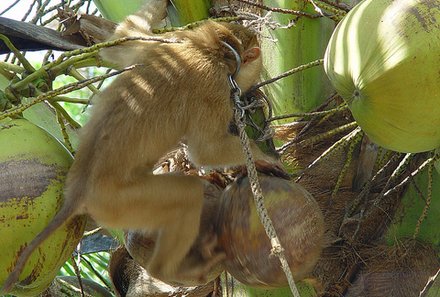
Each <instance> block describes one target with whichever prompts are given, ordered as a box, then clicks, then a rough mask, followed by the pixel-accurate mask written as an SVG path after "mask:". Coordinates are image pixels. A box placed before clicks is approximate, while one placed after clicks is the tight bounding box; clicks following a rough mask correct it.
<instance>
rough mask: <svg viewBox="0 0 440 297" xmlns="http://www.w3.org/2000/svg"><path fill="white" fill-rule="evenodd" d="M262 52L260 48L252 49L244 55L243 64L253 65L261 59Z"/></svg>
mask: <svg viewBox="0 0 440 297" xmlns="http://www.w3.org/2000/svg"><path fill="white" fill-rule="evenodd" d="M260 54H261V50H260V48H259V47H257V46H256V47H251V48H250V49H247V50H245V51H244V53H243V64H247V63H251V62H252V61H254V60H256V59H258V58H259V57H260Z"/></svg>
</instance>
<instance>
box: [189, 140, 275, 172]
mask: <svg viewBox="0 0 440 297" xmlns="http://www.w3.org/2000/svg"><path fill="white" fill-rule="evenodd" d="M199 139H200V138H199ZM188 151H189V154H190V158H191V160H192V161H193V162H194V163H195V164H197V165H201V166H214V167H215V166H235V165H242V164H245V163H246V159H245V155H244V153H243V147H242V145H241V142H240V139H239V138H238V137H237V136H235V135H232V134H230V133H224V134H223V135H220V136H218V137H209V138H201V139H200V141H198V142H195V141H194V142H190V141H189V142H188ZM251 151H252V153H253V156H254V159H255V160H266V161H268V162H275V160H273V159H272V158H271V157H269V156H267V155H265V154H264V153H263V152H261V150H260V149H259V148H258V146H257V145H256V144H255V143H254V142H253V141H252V142H251Z"/></svg>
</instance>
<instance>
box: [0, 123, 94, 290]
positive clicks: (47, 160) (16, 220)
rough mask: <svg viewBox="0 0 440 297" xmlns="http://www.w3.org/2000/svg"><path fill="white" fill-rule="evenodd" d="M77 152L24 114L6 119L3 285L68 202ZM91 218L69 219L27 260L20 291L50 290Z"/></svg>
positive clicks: (1, 135) (0, 230) (1, 198)
mask: <svg viewBox="0 0 440 297" xmlns="http://www.w3.org/2000/svg"><path fill="white" fill-rule="evenodd" d="M71 163H72V156H71V154H70V153H69V152H68V151H67V150H66V148H65V147H64V146H62V145H61V144H60V143H59V142H58V141H57V140H56V139H55V138H54V137H52V136H51V135H50V134H48V133H47V132H46V131H44V130H43V129H41V128H39V127H37V126H35V125H34V124H32V123H30V122H29V121H27V120H24V119H14V120H11V119H5V120H2V121H0V189H1V190H0V238H1V242H2V243H1V245H0V246H1V256H0V284H3V282H4V281H5V280H6V278H7V277H8V275H9V273H10V272H11V271H12V269H13V268H14V266H15V263H16V261H17V259H18V257H19V255H20V251H22V250H23V249H24V248H25V247H26V245H27V244H29V242H30V241H31V240H32V239H33V238H34V237H35V236H36V235H37V234H38V233H39V232H40V231H41V230H43V229H44V228H45V227H46V225H47V224H48V223H49V222H50V220H51V219H52V217H53V216H54V215H55V213H56V212H57V211H58V210H59V209H60V207H61V205H62V203H63V187H64V181H65V177H66V174H67V171H68V169H69V167H70V165H71ZM85 223H86V222H85V218H84V217H78V218H75V219H72V220H70V221H67V222H66V223H65V224H64V225H63V226H62V227H61V228H59V229H58V230H57V231H56V232H54V233H53V234H52V236H51V237H50V238H49V239H47V240H46V241H45V242H44V243H43V244H42V245H41V246H39V248H38V249H37V250H35V251H34V253H33V254H32V255H31V257H30V259H29V261H28V262H27V264H26V266H25V268H24V270H23V272H22V274H21V276H20V278H19V280H20V282H19V283H17V284H16V286H15V287H14V289H13V290H12V292H11V293H12V294H14V295H17V296H35V295H38V294H39V293H41V292H42V291H44V290H45V289H46V288H47V287H48V286H49V284H50V283H51V281H52V280H53V279H54V277H55V276H56V274H57V273H58V271H59V269H60V267H61V266H62V265H63V263H64V262H65V261H66V260H67V259H68V258H69V257H70V256H71V254H72V252H73V250H74V249H75V247H76V246H77V244H78V242H79V240H80V239H81V236H82V233H83V231H84V227H85Z"/></svg>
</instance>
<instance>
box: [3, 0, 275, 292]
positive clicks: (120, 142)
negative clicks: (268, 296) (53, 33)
mask: <svg viewBox="0 0 440 297" xmlns="http://www.w3.org/2000/svg"><path fill="white" fill-rule="evenodd" d="M165 15H166V1H165V0H154V1H149V2H148V3H147V5H146V6H144V8H143V9H142V10H141V11H140V12H138V13H137V14H135V15H131V16H129V17H127V18H126V19H125V20H124V21H123V22H122V23H121V24H120V25H119V26H118V27H117V28H116V31H115V34H114V36H113V37H112V39H117V38H121V37H129V36H133V37H134V36H140V37H150V36H151V35H152V28H153V27H155V26H157V24H159V23H160V21H161V20H163V18H164V17H165ZM155 36H157V35H155ZM159 36H160V37H163V38H166V39H173V40H176V42H175V43H164V42H160V41H147V40H136V41H128V42H126V43H122V44H120V45H117V46H114V47H112V48H107V49H103V50H102V52H101V56H102V57H103V58H104V59H105V60H107V61H111V62H114V63H115V64H116V65H117V66H119V67H126V66H128V65H136V66H135V67H134V68H133V69H132V70H130V71H126V72H124V73H122V74H121V75H119V76H118V77H117V78H116V79H115V80H114V81H113V82H112V83H111V85H110V86H109V87H108V88H106V89H105V90H103V92H102V93H101V94H100V96H99V98H98V100H97V101H96V102H95V103H96V104H94V107H93V114H92V116H91V119H90V121H89V122H88V123H87V124H86V125H85V126H84V128H82V131H81V134H80V144H79V147H78V150H77V153H76V158H75V161H74V163H73V165H72V168H71V169H70V171H69V173H68V176H67V181H66V187H65V202H64V206H63V207H62V209H61V210H60V212H59V213H58V214H57V215H56V216H55V217H54V219H53V220H52V222H51V223H50V224H49V225H48V226H47V227H46V229H44V230H43V231H42V232H41V233H40V234H39V235H38V236H37V237H36V238H35V239H34V240H33V241H32V242H31V243H30V244H29V245H28V246H27V247H26V248H25V249H24V250H23V252H22V253H21V256H20V258H19V260H18V261H17V263H16V266H15V268H14V270H13V271H12V273H11V274H10V276H9V278H8V279H7V281H6V282H5V284H4V289H7V290H8V289H10V288H11V287H12V286H13V285H14V283H15V282H16V281H17V279H18V277H19V275H20V273H21V271H22V269H23V267H24V265H25V263H26V261H27V259H28V258H29V256H30V254H31V253H32V251H33V250H34V249H35V248H36V247H37V246H38V245H39V244H41V243H42V242H43V241H44V240H45V239H47V238H48V237H49V236H50V235H51V233H52V232H53V231H54V230H56V229H57V228H58V227H59V226H60V225H61V224H62V223H63V222H64V221H66V220H67V219H69V218H72V217H73V216H75V215H78V214H84V213H87V214H89V215H90V216H91V217H92V218H93V219H95V220H96V221H97V222H98V223H99V224H101V225H102V226H104V227H110V228H121V229H130V230H148V231H149V232H157V233H158V236H157V241H156V245H155V249H154V253H153V256H152V257H151V260H150V262H149V265H148V267H147V268H148V272H149V273H150V274H151V275H152V276H154V277H156V278H158V279H161V278H165V279H169V278H171V279H172V278H174V274H176V273H177V271H178V269H177V268H178V266H179V264H180V263H181V261H182V259H184V257H185V256H186V254H187V253H188V252H189V250H190V248H191V245H192V244H193V242H194V241H195V239H196V237H197V235H198V233H199V225H200V215H201V210H202V204H203V189H204V187H203V184H202V182H201V181H200V179H199V178H197V177H194V176H185V175H173V174H161V175H153V173H152V169H153V166H154V164H155V163H156V162H157V161H158V160H159V158H160V157H161V156H163V155H165V154H166V153H167V152H169V151H170V150H172V149H173V148H175V147H176V146H177V145H178V143H179V142H181V141H184V142H185V143H186V144H187V146H188V151H189V155H190V159H191V161H192V162H194V163H195V164H196V165H197V166H210V167H219V166H231V165H240V164H244V163H245V156H244V153H243V152H242V147H241V144H240V140H239V138H238V137H237V136H236V135H232V134H231V133H230V132H229V131H228V127H229V124H230V122H231V121H232V119H233V104H232V102H231V98H230V91H231V88H230V85H229V82H228V75H230V74H232V73H234V72H235V70H236V69H237V67H238V65H237V62H236V59H235V56H234V54H233V53H232V52H231V49H229V48H228V47H227V46H225V45H224V44H223V43H222V42H226V43H227V44H229V45H230V46H231V47H232V48H234V49H235V50H236V51H237V53H238V54H239V55H240V57H241V61H242V62H241V65H240V71H239V72H238V74H237V76H236V77H235V80H236V81H237V83H238V85H239V87H240V88H241V90H242V91H243V92H244V91H246V90H248V89H249V88H250V87H251V86H252V85H253V84H254V83H255V82H256V80H257V79H258V78H259V76H260V72H261V67H262V63H261V55H260V48H259V47H258V42H257V39H256V36H255V35H254V34H253V33H251V32H250V31H249V30H248V29H246V28H244V27H243V26H241V25H237V24H230V23H219V22H213V21H206V22H204V23H203V24H202V25H200V26H198V27H196V28H194V29H193V30H181V31H174V32H169V33H164V34H161V35H159ZM251 149H252V150H253V154H254V157H255V159H256V160H267V161H269V162H271V161H272V160H271V158H269V157H267V156H266V155H264V154H263V153H262V152H261V151H260V150H259V149H258V148H257V146H256V144H255V143H252V147H251ZM206 263H209V265H207V266H208V267H203V265H202V267H198V268H197V269H194V270H193V272H194V274H195V277H198V278H199V279H203V278H204V274H205V273H206V271H209V269H210V268H211V267H209V266H212V265H214V264H215V263H212V262H209V261H207V262H206ZM205 266H206V265H205ZM177 278H178V277H177Z"/></svg>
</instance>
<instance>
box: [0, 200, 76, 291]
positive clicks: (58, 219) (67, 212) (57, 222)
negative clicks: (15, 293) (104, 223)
mask: <svg viewBox="0 0 440 297" xmlns="http://www.w3.org/2000/svg"><path fill="white" fill-rule="evenodd" d="M65 201H69V200H65ZM75 211H76V209H75V206H74V205H73V204H72V203H68V204H64V205H63V207H62V208H61V210H60V211H59V212H58V213H57V214H56V215H55V217H54V218H53V219H52V221H51V222H50V223H49V225H48V226H47V227H46V228H44V229H43V230H42V231H41V232H40V233H39V234H38V235H37V236H36V237H35V238H34V239H33V240H32V241H31V242H30V243H29V245H28V246H26V247H25V249H24V250H23V252H22V253H21V254H20V255H19V257H18V259H17V262H16V264H15V267H14V269H13V270H12V272H11V273H10V274H9V276H8V278H7V279H6V281H5V282H4V283H3V287H2V289H1V291H0V295H3V294H6V293H7V292H9V291H10V290H11V289H12V287H13V286H14V285H15V283H16V282H17V281H18V278H19V277H20V274H21V272H22V271H23V268H24V266H25V265H26V262H27V261H28V259H29V257H30V256H31V255H32V253H33V251H34V250H35V249H36V248H37V247H38V246H39V245H40V244H41V243H43V241H45V240H46V239H47V238H48V237H49V236H51V235H52V233H53V232H54V231H56V230H57V229H58V228H59V227H60V226H61V225H62V224H63V223H64V222H65V221H66V219H69V218H71V217H72V216H73V215H74V214H75Z"/></svg>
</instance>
